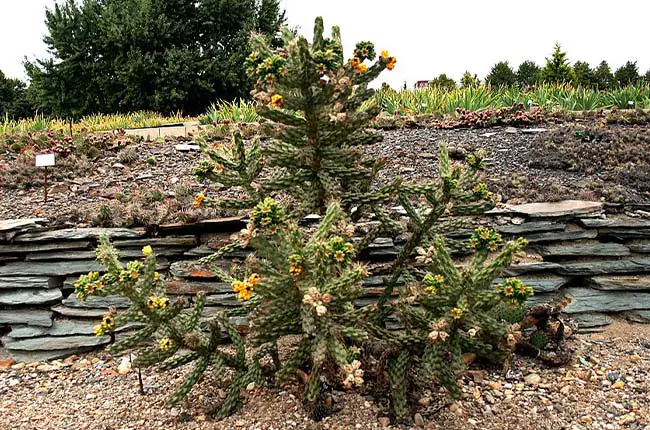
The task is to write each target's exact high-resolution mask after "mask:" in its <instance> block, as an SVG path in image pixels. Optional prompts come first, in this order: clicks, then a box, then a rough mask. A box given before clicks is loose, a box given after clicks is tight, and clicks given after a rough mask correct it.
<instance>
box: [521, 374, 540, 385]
mask: <svg viewBox="0 0 650 430" xmlns="http://www.w3.org/2000/svg"><path fill="white" fill-rule="evenodd" d="M524 381H525V382H526V384H528V385H538V384H539V383H540V382H542V377H541V376H539V375H538V374H537V373H531V374H530V375H526V376H525V377H524Z"/></svg>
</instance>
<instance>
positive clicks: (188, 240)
mask: <svg viewBox="0 0 650 430" xmlns="http://www.w3.org/2000/svg"><path fill="white" fill-rule="evenodd" d="M196 244H197V240H196V236H191V235H186V236H167V237H154V238H147V239H127V240H115V241H113V246H115V247H116V248H127V247H139V246H146V245H151V246H153V247H156V246H187V247H192V246H196Z"/></svg>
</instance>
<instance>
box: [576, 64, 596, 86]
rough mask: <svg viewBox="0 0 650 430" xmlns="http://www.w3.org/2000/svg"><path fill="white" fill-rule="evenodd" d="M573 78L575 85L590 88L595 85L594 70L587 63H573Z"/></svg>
mask: <svg viewBox="0 0 650 430" xmlns="http://www.w3.org/2000/svg"><path fill="white" fill-rule="evenodd" d="M573 73H574V79H573V84H574V85H576V86H580V87H584V88H591V87H595V86H596V72H595V71H594V70H593V69H592V68H591V67H590V66H589V63H585V62H582V61H576V63H575V64H574V65H573Z"/></svg>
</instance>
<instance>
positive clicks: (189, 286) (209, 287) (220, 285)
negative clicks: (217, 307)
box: [166, 279, 232, 295]
mask: <svg viewBox="0 0 650 430" xmlns="http://www.w3.org/2000/svg"><path fill="white" fill-rule="evenodd" d="M166 286H167V294H173V295H194V294H197V293H199V292H201V291H203V292H204V293H206V294H210V293H232V286H231V285H230V284H229V283H227V282H200V281H191V280H182V279H181V280H176V279H173V280H170V281H167V282H166Z"/></svg>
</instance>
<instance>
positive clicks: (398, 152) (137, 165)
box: [0, 125, 650, 224]
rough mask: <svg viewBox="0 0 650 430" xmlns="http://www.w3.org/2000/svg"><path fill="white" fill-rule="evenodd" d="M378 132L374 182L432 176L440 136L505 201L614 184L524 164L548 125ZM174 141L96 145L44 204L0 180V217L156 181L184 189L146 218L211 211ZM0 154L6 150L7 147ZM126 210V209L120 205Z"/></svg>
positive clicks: (630, 191)
mask: <svg viewBox="0 0 650 430" xmlns="http://www.w3.org/2000/svg"><path fill="white" fill-rule="evenodd" d="M607 127H610V128H614V127H618V128H622V127H623V126H619V125H609V126H607ZM383 133H384V135H385V140H384V142H381V143H378V144H375V145H372V146H369V147H368V148H367V151H368V153H369V154H370V155H372V156H377V157H379V156H384V157H386V158H387V161H388V164H387V166H386V169H385V170H384V171H382V173H381V175H380V178H379V179H380V182H382V183H386V182H389V181H391V180H392V179H393V178H394V177H396V176H398V175H401V176H403V177H404V178H405V179H406V180H407V181H421V180H425V179H430V178H432V177H435V175H436V170H437V161H436V159H437V145H438V143H439V142H440V141H445V142H447V143H448V144H449V145H450V146H452V147H453V152H454V153H455V154H458V155H460V154H462V153H463V152H466V151H468V150H474V149H479V148H483V149H485V150H486V152H487V157H488V171H487V178H486V179H485V180H486V182H487V183H488V185H489V186H490V188H491V190H492V191H495V192H497V193H499V194H501V195H502V196H503V198H504V200H506V201H508V200H509V201H510V202H511V203H521V202H524V201H527V202H530V201H543V200H560V199H564V198H580V199H592V200H593V199H599V198H601V197H602V196H604V195H605V196H608V194H606V193H605V192H606V191H607V190H608V189H609V190H611V189H613V188H616V187H615V184H612V183H609V182H608V179H607V178H603V177H602V175H601V174H600V173H601V172H598V171H596V172H594V173H593V174H590V175H588V174H583V173H579V172H570V171H567V170H551V169H540V168H533V167H530V163H531V161H535V159H536V158H539V156H538V155H536V152H535V150H536V148H539V147H540V141H541V140H543V139H544V138H545V136H546V135H547V134H546V133H548V132H543V133H525V132H524V131H523V130H521V129H512V128H506V127H494V128H488V129H456V130H438V129H403V130H392V131H385V132H383ZM178 143H179V142H174V141H166V142H142V143H141V144H139V146H138V151H137V157H136V160H135V161H134V162H132V163H129V164H124V163H120V162H119V157H118V154H117V153H116V152H115V151H104V152H103V154H102V156H101V157H100V158H99V160H98V161H96V162H93V163H91V164H89V166H90V167H86V168H83V169H81V170H79V171H78V172H77V176H75V177H73V178H68V179H64V180H60V181H59V182H57V183H54V184H52V186H51V189H50V199H49V200H48V203H47V204H45V203H44V201H43V190H42V187H38V188H33V189H29V190H25V189H11V188H3V186H2V181H0V192H1V193H2V198H1V199H0V219H10V218H21V217H29V216H34V215H38V216H43V217H46V218H49V219H50V220H55V221H56V222H57V223H65V222H68V223H72V224H80V223H81V224H83V223H87V222H89V217H90V218H92V217H93V216H95V215H96V214H97V213H98V208H99V206H100V205H101V204H114V205H116V206H118V207H125V206H127V205H126V204H123V203H121V202H120V201H118V200H117V198H118V197H119V195H120V194H122V195H126V196H134V195H138V194H142V193H146V192H147V191H149V190H153V189H158V190H160V191H161V193H162V194H163V196H164V197H165V199H166V200H165V201H167V200H168V199H170V200H173V196H174V193H175V192H177V191H178V186H179V185H183V186H184V188H185V189H186V190H187V192H188V193H189V196H186V198H185V199H184V200H183V201H182V202H181V201H179V202H175V203H174V206H172V207H171V210H170V211H169V210H168V212H169V213H167V214H164V213H162V214H161V213H160V212H164V211H165V207H164V204H154V205H151V204H149V203H147V202H145V203H144V204H141V205H140V206H141V209H140V212H142V211H145V212H147V211H148V213H146V214H144V215H142V216H143V217H145V218H146V217H149V218H150V220H151V221H153V223H155V221H157V220H161V219H162V220H163V221H177V220H179V219H178V218H179V217H183V216H186V217H190V218H192V217H194V218H196V217H202V218H205V217H209V216H214V215H215V214H214V213H193V209H192V208H191V205H192V197H191V196H193V195H194V194H196V193H198V192H199V191H205V187H204V186H203V185H201V184H198V183H197V182H196V180H195V178H194V176H193V175H192V169H193V168H194V167H195V166H196V165H197V163H198V161H199V160H200V159H201V154H200V153H199V152H198V151H189V152H181V151H178V150H176V149H175V146H176V145H177V144H178ZM2 156H3V154H0V170H1V169H2ZM4 157H5V158H7V154H5V155H4ZM152 158H153V159H155V164H153V165H152V164H149V163H148V162H147V160H151V159H152ZM7 160H9V161H5V165H7V162H9V163H10V162H11V160H10V159H9V158H7ZM609 167H610V168H612V166H609ZM621 168H625V169H626V168H627V167H625V166H621ZM55 169H56V168H55ZM0 173H2V172H1V171H0ZM37 173H40V172H37ZM5 176H6V175H5ZM10 180H11V179H10ZM619 188H620V187H619ZM218 192H223V190H221V191H219V190H211V191H210V193H209V194H215V193H218ZM623 193H624V195H623V196H622V199H623V200H624V201H634V202H641V201H650V196H648V195H645V194H644V193H641V192H638V191H636V190H635V189H634V188H633V187H627V188H626V189H625V190H624V192H623ZM140 200H141V198H140ZM162 203H165V202H162ZM160 206H162V207H160ZM151 207H160V208H159V209H157V211H158V212H157V213H150V212H151V210H150V209H151ZM129 210H130V209H127V212H129ZM154 212H155V211H154ZM194 212H195V211H194ZM83 214H85V218H84V215H83ZM127 215H128V213H127Z"/></svg>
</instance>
